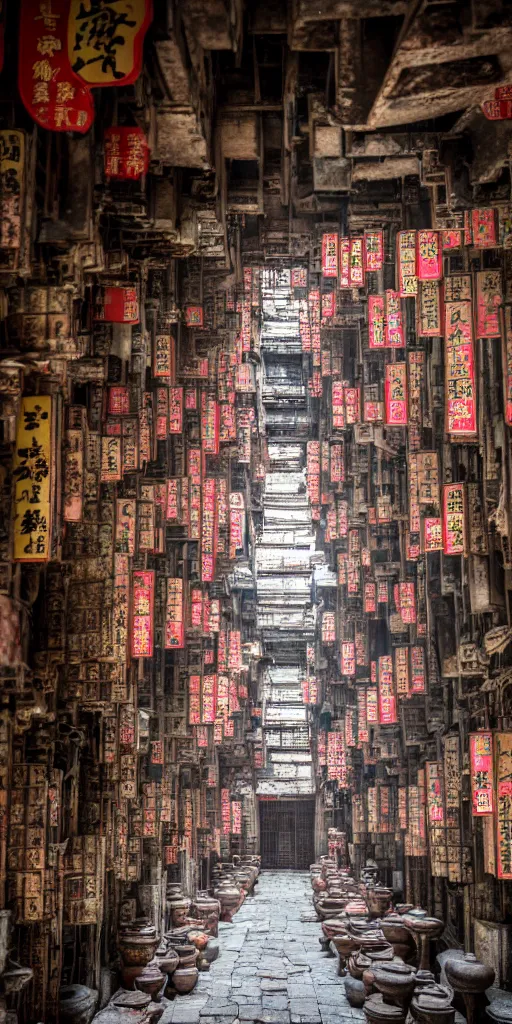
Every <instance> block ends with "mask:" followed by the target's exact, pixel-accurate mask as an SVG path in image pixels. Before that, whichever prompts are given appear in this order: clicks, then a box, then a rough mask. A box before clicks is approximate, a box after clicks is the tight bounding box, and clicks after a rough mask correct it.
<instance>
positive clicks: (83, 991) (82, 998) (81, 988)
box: [59, 985, 98, 1024]
mask: <svg viewBox="0 0 512 1024" xmlns="http://www.w3.org/2000/svg"><path fill="white" fill-rule="evenodd" d="M97 1002H98V993H97V991H96V989H94V988H87V986H86V985H63V986H62V987H61V988H60V989H59V1020H60V1021H62V1024H89V1021H90V1020H92V1018H93V1017H94V1011H95V1009H96V1003H97Z"/></svg>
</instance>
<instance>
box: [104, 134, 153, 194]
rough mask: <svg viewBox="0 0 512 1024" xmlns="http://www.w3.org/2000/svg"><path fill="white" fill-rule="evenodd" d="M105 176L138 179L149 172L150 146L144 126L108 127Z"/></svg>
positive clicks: (105, 147) (105, 140)
mask: <svg viewBox="0 0 512 1024" xmlns="http://www.w3.org/2000/svg"><path fill="white" fill-rule="evenodd" d="M104 151H105V176H106V177H107V178H115V179H118V180H120V181H137V180H138V179H139V178H142V175H143V174H147V171H148V168H149V146H148V144H147V141H146V136H145V135H144V132H143V131H142V128H127V127H126V125H120V126H119V127H117V128H106V129H105V135H104Z"/></svg>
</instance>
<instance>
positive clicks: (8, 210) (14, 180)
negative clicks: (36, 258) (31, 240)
mask: <svg viewBox="0 0 512 1024" xmlns="http://www.w3.org/2000/svg"><path fill="white" fill-rule="evenodd" d="M0 3H1V0H0ZM1 17H2V13H1V6H0V22H1ZM0 31H1V24H0ZM24 195H25V132H21V131H17V130H16V129H14V128H2V129H0V249H19V248H20V246H21V237H22V223H21V219H22V212H23V201H24ZM13 269H14V268H13Z"/></svg>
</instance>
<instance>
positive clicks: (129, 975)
mask: <svg viewBox="0 0 512 1024" xmlns="http://www.w3.org/2000/svg"><path fill="white" fill-rule="evenodd" d="M143 970H144V968H143V967H125V966H124V965H123V964H121V971H120V974H121V981H122V983H123V988H125V989H127V990H128V991H130V992H133V991H134V989H135V979H136V978H138V977H139V975H140V974H142V972H143Z"/></svg>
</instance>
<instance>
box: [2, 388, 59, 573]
mask: <svg viewBox="0 0 512 1024" xmlns="http://www.w3.org/2000/svg"><path fill="white" fill-rule="evenodd" d="M54 469H55V467H53V466H52V399H51V398H50V396H49V395H34V396H30V397H29V396H28V395H24V396H23V398H22V399H21V402H20V408H19V413H18V421H17V425H16V447H15V455H14V463H13V474H12V475H13V479H14V497H13V520H14V521H13V527H14V529H13V533H14V550H13V557H14V560H15V561H16V562H47V561H48V559H49V557H50V538H51V512H52V474H53V472H54Z"/></svg>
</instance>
